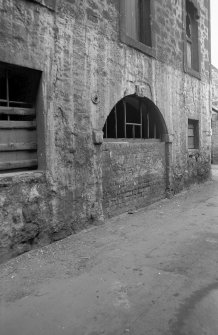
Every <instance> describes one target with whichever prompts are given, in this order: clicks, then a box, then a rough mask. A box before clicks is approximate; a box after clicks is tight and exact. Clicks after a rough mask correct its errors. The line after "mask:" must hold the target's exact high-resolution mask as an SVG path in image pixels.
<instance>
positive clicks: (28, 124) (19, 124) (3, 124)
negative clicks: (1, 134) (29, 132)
mask: <svg viewBox="0 0 218 335" xmlns="http://www.w3.org/2000/svg"><path fill="white" fill-rule="evenodd" d="M33 128H36V121H0V129H33Z"/></svg>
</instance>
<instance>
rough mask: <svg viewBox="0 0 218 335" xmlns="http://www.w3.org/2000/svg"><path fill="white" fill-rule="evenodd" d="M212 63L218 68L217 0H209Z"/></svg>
mask: <svg viewBox="0 0 218 335" xmlns="http://www.w3.org/2000/svg"><path fill="white" fill-rule="evenodd" d="M211 51H212V55H211V56H212V64H213V65H214V66H216V67H217V68H218V0H211Z"/></svg>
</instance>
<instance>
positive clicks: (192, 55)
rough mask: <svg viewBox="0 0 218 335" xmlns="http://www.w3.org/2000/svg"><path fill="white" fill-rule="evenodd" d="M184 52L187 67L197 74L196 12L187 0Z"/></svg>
mask: <svg viewBox="0 0 218 335" xmlns="http://www.w3.org/2000/svg"><path fill="white" fill-rule="evenodd" d="M186 50H187V52H186V57H187V67H188V68H189V69H192V70H194V71H197V72H199V51H198V11H197V8H195V7H194V5H193V3H192V2H191V1H189V0H186Z"/></svg>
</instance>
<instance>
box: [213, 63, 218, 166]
mask: <svg viewBox="0 0 218 335" xmlns="http://www.w3.org/2000/svg"><path fill="white" fill-rule="evenodd" d="M212 163H213V164H218V69H217V68H216V67H214V66H212Z"/></svg>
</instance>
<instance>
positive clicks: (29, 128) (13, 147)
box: [0, 63, 41, 172]
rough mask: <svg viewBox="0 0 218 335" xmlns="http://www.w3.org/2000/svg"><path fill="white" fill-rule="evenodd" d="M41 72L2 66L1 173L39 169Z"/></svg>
mask: <svg viewBox="0 0 218 335" xmlns="http://www.w3.org/2000/svg"><path fill="white" fill-rule="evenodd" d="M40 75H41V73H40V71H36V70H31V69H27V68H24V67H20V66H14V65H9V64H6V63H0V88H1V90H0V172H4V171H7V172H8V171H14V170H21V169H22V170H26V169H36V168H37V165H38V160H37V136H36V130H37V127H36V109H35V102H36V96H37V90H38V84H39V80H40Z"/></svg>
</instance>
